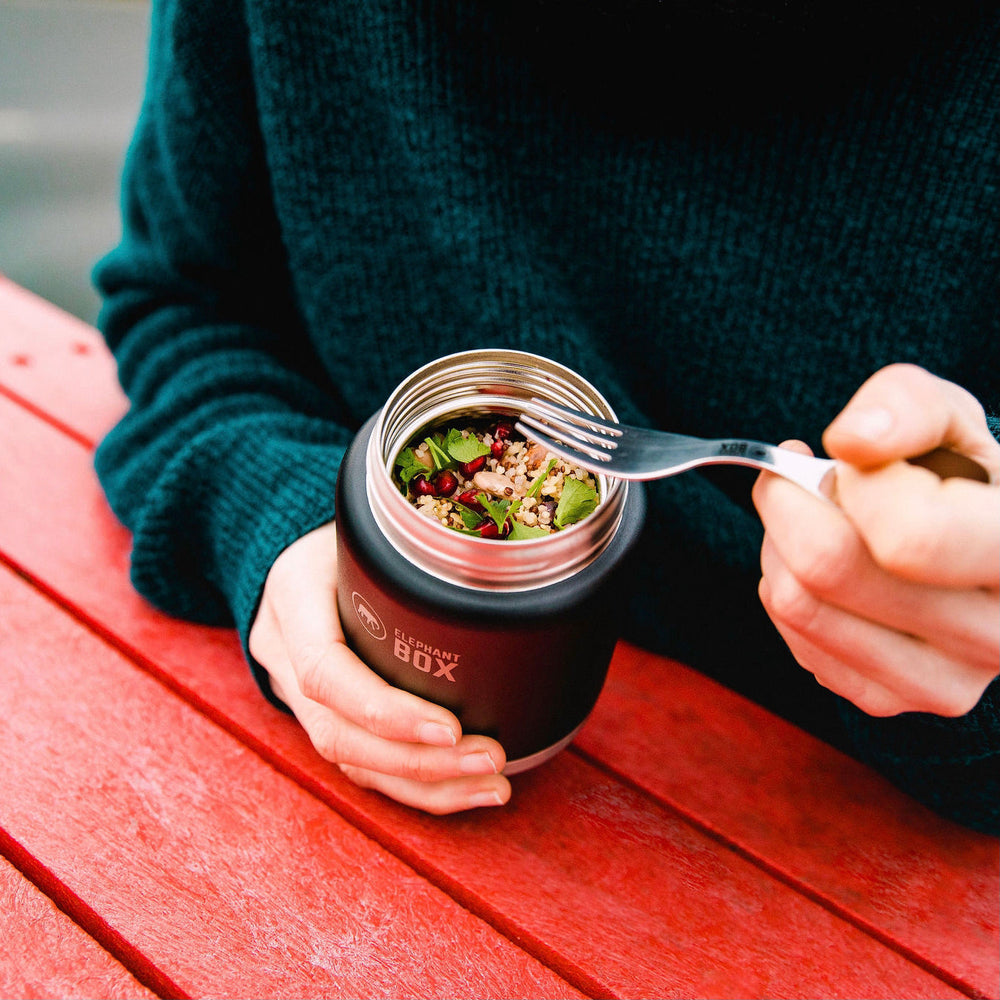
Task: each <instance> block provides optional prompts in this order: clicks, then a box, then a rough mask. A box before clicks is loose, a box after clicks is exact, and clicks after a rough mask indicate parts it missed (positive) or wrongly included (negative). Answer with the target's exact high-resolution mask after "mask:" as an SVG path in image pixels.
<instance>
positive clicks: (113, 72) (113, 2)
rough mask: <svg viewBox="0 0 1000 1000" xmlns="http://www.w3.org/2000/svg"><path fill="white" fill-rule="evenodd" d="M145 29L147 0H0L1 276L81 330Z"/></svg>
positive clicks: (114, 192)
mask: <svg viewBox="0 0 1000 1000" xmlns="http://www.w3.org/2000/svg"><path fill="white" fill-rule="evenodd" d="M205 2H206V3H210V2H211V0H205ZM148 28H149V0H0V273H3V274H5V275H6V276H7V277H8V278H11V279H12V280H14V281H16V282H17V283H18V284H20V285H23V286H25V287H26V288H29V289H31V290H32V291H33V292H37V293H38V294H39V295H41V296H43V297H44V298H46V299H49V300H50V301H51V302H55V303H56V304H57V305H60V306H62V307H63V308H64V309H67V310H68V311H69V312H71V313H73V314H74V315H76V316H79V317H80V318H81V319H84V320H86V321H87V322H89V323H93V322H94V320H95V319H96V317H97V310H98V299H97V295H96V293H95V292H94V290H93V288H92V286H91V284H90V271H91V268H92V267H93V264H94V261H95V260H96V259H97V258H98V257H99V256H100V255H101V254H103V253H104V252H105V251H106V250H108V249H110V248H111V246H113V245H114V243H115V242H116V241H117V239H118V234H119V232H120V223H119V216H118V183H119V177H120V173H121V165H122V159H123V156H124V153H125V148H126V146H127V144H128V141H129V137H130V135H131V132H132V128H133V126H134V124H135V118H136V115H137V114H138V109H139V103H140V100H141V98H142V88H143V83H144V81H145V72H146V43H147V34H148Z"/></svg>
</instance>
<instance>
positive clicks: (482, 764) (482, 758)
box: [458, 750, 497, 774]
mask: <svg viewBox="0 0 1000 1000" xmlns="http://www.w3.org/2000/svg"><path fill="white" fill-rule="evenodd" d="M458 768H459V770H460V771H461V772H462V774H496V773H497V766H496V764H494V763H493V758H492V757H491V756H490V755H489V754H488V753H487V752H486V751H485V750H480V751H478V752H476V753H467V754H466V755H465V756H464V757H463V758H462V759H461V760H460V761H459V762H458Z"/></svg>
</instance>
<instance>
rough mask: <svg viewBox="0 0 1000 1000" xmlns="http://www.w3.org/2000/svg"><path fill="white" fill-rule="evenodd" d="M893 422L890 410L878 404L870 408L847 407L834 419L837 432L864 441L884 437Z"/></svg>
mask: <svg viewBox="0 0 1000 1000" xmlns="http://www.w3.org/2000/svg"><path fill="white" fill-rule="evenodd" d="M894 422H895V418H894V417H893V415H892V411H891V410H887V409H884V408H883V407H880V406H879V407H873V408H871V409H855V410H850V409H849V410H846V411H845V412H844V413H842V414H841V415H840V416H839V417H838V418H837V419H836V420H835V421H834V423H835V425H836V428H837V431H838V432H839V433H841V434H850V435H851V436H853V437H857V438H863V439H864V440H866V441H878V440H880V439H881V438H883V437H885V435H886V434H888V433H889V431H890V430H891V429H892V425H893V423H894Z"/></svg>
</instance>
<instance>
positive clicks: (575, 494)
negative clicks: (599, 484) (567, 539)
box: [555, 477, 597, 528]
mask: <svg viewBox="0 0 1000 1000" xmlns="http://www.w3.org/2000/svg"><path fill="white" fill-rule="evenodd" d="M595 507H597V490H595V489H594V487H593V486H588V485H587V484H586V483H583V482H580V480H579V479H571V478H568V477H567V478H566V479H565V480H563V488H562V496H561V497H560V498H559V506H558V507H556V517H555V525H556V527H557V528H565V527H566V525H568V524H575V523H576V522H577V521H581V520H583V518H585V517H586V516H587V515H588V514H590V513H591V512H592V511H593V510H594V508H595Z"/></svg>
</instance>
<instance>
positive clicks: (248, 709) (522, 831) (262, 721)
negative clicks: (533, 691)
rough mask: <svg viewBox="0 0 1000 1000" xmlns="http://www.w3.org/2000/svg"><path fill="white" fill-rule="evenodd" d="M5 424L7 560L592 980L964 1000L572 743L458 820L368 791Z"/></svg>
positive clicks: (96, 504)
mask: <svg viewBox="0 0 1000 1000" xmlns="http://www.w3.org/2000/svg"><path fill="white" fill-rule="evenodd" d="M0 429H3V430H2V431H0V465H2V466H3V467H5V468H7V469H9V470H10V475H9V476H8V477H4V480H3V482H0V549H2V551H4V552H6V553H7V556H8V558H10V559H11V560H12V561H13V562H15V563H16V564H17V565H19V566H21V567H23V569H24V570H25V571H26V572H29V573H31V574H33V575H35V576H37V577H38V578H39V579H40V580H44V581H45V582H46V584H47V585H48V586H51V587H52V588H53V589H54V590H56V591H58V592H59V593H60V594H61V595H62V597H63V598H64V599H65V600H67V601H69V602H71V603H72V604H74V605H75V606H77V608H78V609H79V611H80V613H82V614H85V615H87V616H89V617H90V618H91V619H92V620H94V621H95V622H97V623H98V624H99V627H100V628H102V629H105V630H107V631H108V632H109V633H113V634H114V635H116V636H117V637H118V641H120V642H121V643H122V644H123V645H124V646H127V647H129V648H131V649H132V650H133V651H134V653H135V655H136V656H137V657H144V658H146V662H147V663H148V665H149V666H150V667H151V669H153V670H158V671H161V672H162V673H163V674H164V676H166V677H168V678H170V679H171V680H172V682H173V683H175V684H176V685H177V686H178V687H179V688H181V689H183V690H185V691H187V692H189V693H190V697H192V698H193V699H194V700H196V701H198V702H199V703H200V704H203V705H205V706H206V708H207V710H208V711H211V712H215V713H217V714H218V715H219V717H220V718H222V717H226V718H228V723H227V724H228V725H229V726H230V727H231V728H232V729H233V730H234V731H237V732H239V733H240V734H241V736H242V738H245V739H247V740H248V741H249V742H250V743H251V744H252V745H254V746H256V747H257V748H258V749H259V750H260V752H262V753H264V754H267V755H269V756H270V758H271V759H273V760H274V761H275V763H276V764H277V765H278V766H279V767H281V768H282V769H283V770H285V771H286V772H287V773H290V774H294V775H295V776H296V777H297V779H298V780H300V781H302V782H303V784H304V785H306V786H307V787H309V788H310V789H312V790H313V791H314V792H315V793H316V794H317V795H319V796H322V797H323V798H324V799H325V800H326V801H329V802H331V803H334V804H335V805H336V807H337V808H338V809H339V810H340V811H341V812H343V813H344V814H345V815H348V816H349V817H350V818H351V819H352V820H353V821H354V822H356V823H358V824H359V825H361V826H363V827H364V828H365V829H368V830H370V831H371V832H372V833H373V835H375V836H377V837H378V838H379V840H380V841H381V842H383V843H385V844H387V845H389V846H390V847H391V848H392V849H393V850H394V851H396V852H397V853H399V854H400V855H401V856H403V857H405V858H406V859H407V860H409V861H411V862H412V863H413V864H415V865H417V866H419V869H420V870H421V871H423V872H425V873H427V874H428V875H430V876H432V877H433V878H434V879H435V880H436V881H437V882H439V883H440V884H441V885H442V886H444V887H445V888H446V889H447V890H448V891H449V892H451V893H452V894H453V895H454V896H455V897H456V898H458V899H459V900H461V901H462V902H463V903H464V904H465V905H468V906H470V907H473V908H474V909H475V910H476V911H477V912H479V913H482V914H483V915H484V916H486V917H488V918H489V919H490V920H491V921H493V922H495V923H496V924H497V925H498V926H500V927H502V928H504V929H505V930H506V931H507V932H508V933H510V934H511V935H512V936H514V937H515V938H516V939H517V940H518V941H521V942H523V943H524V945H525V946H526V947H529V948H530V949H531V950H532V952H533V953H535V954H536V955H539V956H542V957H544V958H545V960H546V961H547V962H549V964H552V965H553V966H554V967H556V968H558V969H559V970H560V971H561V972H563V974H564V975H567V976H569V977H571V978H572V980H573V981H574V982H577V983H579V984H581V985H583V986H585V988H587V991H588V992H590V993H592V994H595V995H609V994H614V995H620V996H643V995H644V996H649V995H657V996H669V995H728V996H740V995H747V996H760V995H768V996H803V995H815V996H830V997H835V996H876V995H887V996H888V995H891V996H899V997H909V996H934V997H944V996H953V995H956V993H955V991H954V990H951V989H949V988H947V987H946V986H945V985H944V984H943V983H942V982H941V981H939V980H938V979H936V978H934V977H933V976H930V975H926V974H924V973H923V972H922V971H921V970H919V969H918V968H916V967H915V966H914V965H912V964H911V963H909V962H908V961H906V960H904V959H902V958H900V956H899V955H898V954H896V953H895V952H893V951H892V950H890V949H888V948H885V947H883V946H882V945H880V944H879V943H877V942H876V941H874V940H873V939H872V938H870V937H869V936H867V935H866V934H864V933H862V932H861V931H859V930H857V929H856V928H855V927H854V926H852V925H851V924H849V923H846V922H844V921H843V920H841V919H840V918H839V917H838V916H836V915H834V914H831V913H830V912H828V911H827V910H826V909H824V908H823V907H821V906H817V905H815V904H814V903H813V902H811V901H810V900H808V899H806V898H805V897H804V896H802V895H800V894H798V893H796V892H795V891H792V890H791V889H789V888H788V887H787V886H786V885H784V884H783V883H782V882H780V881H778V880H775V879H773V878H770V877H768V876H767V875H766V874H764V873H762V872H761V871H760V869H759V868H758V867H756V866H755V865H753V864H750V863H749V862H747V861H745V860H744V859H742V858H741V857H740V856H739V855H737V854H735V853H733V852H731V851H729V850H727V849H726V848H725V847H724V846H722V845H720V844H719V843H718V842H717V841H716V840H714V839H713V838H711V837H707V836H705V835H703V834H702V833H700V832H699V831H698V830H697V829H695V828H692V827H691V826H690V825H689V824H688V823H686V822H684V821H683V819H682V818H680V817H678V816H677V815H676V814H675V813H674V812H673V811H671V810H666V809H664V808H662V807H661V806H660V805H658V804H657V803H656V802H655V801H654V800H651V799H650V798H649V797H648V796H645V795H642V794H640V793H638V792H636V791H635V790H633V789H631V788H630V787H629V786H628V785H623V784H622V783H620V782H619V781H617V780H614V779H610V778H608V777H607V776H605V775H603V774H602V773H601V772H600V771H598V770H595V769H594V768H592V767H590V766H588V765H587V764H585V763H584V762H582V761H581V760H580V759H579V758H577V757H576V756H575V755H573V754H564V755H561V756H560V757H559V758H558V759H557V760H556V761H554V762H552V763H551V764H550V765H548V766H546V767H545V768H543V769H541V770H540V771H538V772H534V773H532V774H529V775H524V776H521V777H520V778H519V779H518V780H517V789H516V796H515V803H514V805H513V806H512V807H510V808H508V809H506V810H501V811H492V812H490V813H486V814H474V815H470V816H463V817H453V818H451V819H450V820H444V821H442V820H435V819H431V818H429V817H424V816H421V815H418V814H415V813H413V812H411V811H409V810H405V809H403V808H402V807H398V806H395V805H394V804H393V803H390V802H387V801H386V800H384V799H382V798H380V797H378V796H375V795H372V794H369V793H365V792H362V791H359V790H357V789H354V788H353V786H351V785H349V783H347V782H345V781H343V779H341V778H340V776H339V775H338V774H336V773H335V772H334V771H333V769H332V768H329V767H328V766H326V765H324V764H323V763H322V762H321V761H319V760H318V759H317V758H316V756H315V754H314V752H313V751H312V749H311V748H310V747H309V745H308V743H307V741H306V740H305V738H304V737H303V735H302V734H301V732H300V731H299V730H298V728H297V727H296V726H295V724H294V723H293V722H292V721H291V720H289V719H287V718H284V717H283V716H281V715H280V714H279V713H277V712H274V711H273V710H271V709H269V708H267V707H266V706H265V705H264V704H263V703H262V701H261V700H260V698H259V696H257V695H256V693H255V692H254V690H253V688H252V684H251V683H250V681H249V679H248V676H247V671H246V669H245V667H244V666H243V664H242V662H241V659H240V656H239V651H238V648H237V646H236V643H235V641H234V640H233V638H232V636H230V635H229V634H228V633H225V632H214V631H212V630H206V629H196V628H193V627H189V626H186V625H183V624H180V623H176V622H172V621H168V620H165V619H163V618H162V617H161V616H159V615H157V614H156V613H155V612H153V611H152V610H151V609H149V608H147V607H146V606H145V605H143V604H142V602H141V601H140V600H139V599H138V598H136V597H135V595H134V594H132V592H131V589H130V587H129V586H128V583H127V580H126V578H125V576H124V562H125V552H126V549H127V538H126V537H125V535H124V533H123V532H122V531H121V530H120V529H119V528H118V527H117V526H115V525H114V524H113V523H112V522H111V519H110V517H109V515H108V514H107V512H106V511H105V510H104V509H103V507H102V503H101V500H100V496H99V493H98V490H97V487H96V484H95V483H94V481H93V476H92V473H91V472H90V470H89V465H88V463H87V457H86V455H85V453H84V452H83V451H82V449H80V448H79V447H78V446H76V445H75V444H74V443H73V442H71V441H69V440H67V439H65V438H61V437H60V436H59V435H58V434H56V433H55V432H54V431H52V429H51V428H48V427H46V426H45V425H43V424H41V423H40V422H39V421H38V420H36V419H33V418H32V417H31V416H30V415H29V414H27V413H24V412H23V411H22V412H19V411H18V410H17V408H16V407H13V406H9V405H8V406H6V407H3V401H0ZM40 456H45V457H44V459H40ZM60 494H62V495H63V498H62V499H60ZM70 497H72V498H74V502H73V503H69V502H68V500H69V498H70ZM95 567H102V568H103V569H102V571H100V572H95ZM203 642H204V643H206V645H204V646H203V645H202V643H203ZM139 650H141V653H140V652H139ZM206 650H208V651H209V652H210V654H211V655H210V656H206ZM659 735H660V736H663V735H664V734H659ZM708 778H709V780H711V779H712V778H713V776H712V775H709V776H708ZM702 780H705V779H704V778H703V779H702ZM720 793H721V789H720Z"/></svg>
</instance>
